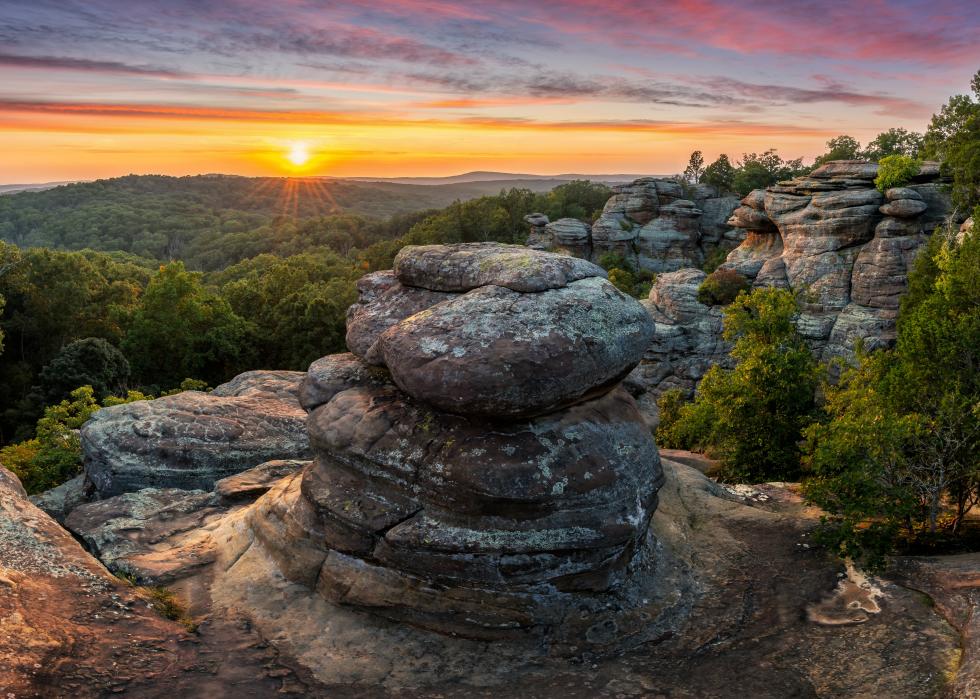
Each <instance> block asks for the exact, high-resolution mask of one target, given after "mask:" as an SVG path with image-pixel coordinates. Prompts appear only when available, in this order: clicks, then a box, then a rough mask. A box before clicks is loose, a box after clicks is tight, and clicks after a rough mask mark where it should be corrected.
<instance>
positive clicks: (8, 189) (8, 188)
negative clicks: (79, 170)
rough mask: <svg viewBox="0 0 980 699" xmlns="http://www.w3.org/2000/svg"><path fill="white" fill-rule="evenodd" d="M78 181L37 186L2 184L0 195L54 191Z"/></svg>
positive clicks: (42, 183)
mask: <svg viewBox="0 0 980 699" xmlns="http://www.w3.org/2000/svg"><path fill="white" fill-rule="evenodd" d="M76 181H77V180H65V181H63V182H38V183H35V184H0V195H3V194H16V193H17V192H40V191H43V190H45V189H53V188H54V187H60V186H61V185H63V184H74V183H75V182H76Z"/></svg>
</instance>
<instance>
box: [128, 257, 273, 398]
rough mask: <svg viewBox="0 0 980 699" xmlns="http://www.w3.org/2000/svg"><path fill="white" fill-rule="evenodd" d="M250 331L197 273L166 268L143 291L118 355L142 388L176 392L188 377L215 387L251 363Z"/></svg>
mask: <svg viewBox="0 0 980 699" xmlns="http://www.w3.org/2000/svg"><path fill="white" fill-rule="evenodd" d="M249 330H250V328H249V326H248V323H247V322H246V321H245V320H244V319H242V318H241V317H240V316H238V315H237V314H236V313H235V312H234V311H233V310H232V309H231V305H230V304H229V303H228V301H227V300H226V299H224V298H222V297H221V296H219V295H218V294H216V293H214V292H212V291H209V290H208V289H206V288H205V287H204V285H203V283H202V279H201V274H200V273H197V272H188V271H187V270H186V269H185V268H184V264H183V263H182V262H171V263H170V264H168V265H166V266H163V267H161V268H160V270H159V272H157V274H156V275H154V277H153V278H152V279H151V280H150V282H149V284H148V285H147V287H146V291H145V292H144V294H143V298H142V300H141V303H140V306H139V308H138V309H137V310H136V312H135V313H134V315H133V319H132V321H131V322H130V325H129V329H128V331H127V333H126V337H125V339H124V340H123V342H122V349H123V351H124V352H125V354H126V356H127V357H128V358H129V360H130V364H131V365H132V369H133V373H134V375H135V377H136V378H137V380H138V381H139V382H140V383H141V384H142V385H151V386H159V387H169V386H176V385H177V384H179V383H180V381H181V380H182V379H184V378H187V377H188V376H193V377H195V378H201V379H204V380H206V381H209V382H212V383H218V382H221V381H222V380H224V379H225V378H227V377H229V376H231V375H233V374H235V373H236V372H237V371H239V370H241V369H244V368H246V367H247V366H248V365H249V363H250V361H249V360H251V359H252V358H253V357H254V352H253V349H252V348H251V347H250V346H249V344H248V343H247V342H246V340H247V338H248V335H249Z"/></svg>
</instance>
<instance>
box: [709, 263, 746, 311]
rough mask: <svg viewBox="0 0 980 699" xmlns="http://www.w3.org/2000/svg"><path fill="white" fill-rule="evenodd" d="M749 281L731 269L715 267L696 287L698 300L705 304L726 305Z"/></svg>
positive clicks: (744, 288)
mask: <svg viewBox="0 0 980 699" xmlns="http://www.w3.org/2000/svg"><path fill="white" fill-rule="evenodd" d="M751 286H752V285H751V283H750V282H749V280H748V279H746V278H745V277H744V276H742V275H741V274H739V273H738V272H736V271H735V270H733V269H716V270H715V271H714V272H712V273H711V274H709V275H708V277H707V279H705V280H704V281H703V282H701V286H699V287H698V301H700V302H701V303H703V304H704V305H706V306H727V305H728V304H730V303H732V302H733V301H734V300H735V299H736V298H738V295H739V293H740V292H742V291H748V289H749V287H751Z"/></svg>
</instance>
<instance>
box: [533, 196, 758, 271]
mask: <svg viewBox="0 0 980 699" xmlns="http://www.w3.org/2000/svg"><path fill="white" fill-rule="evenodd" d="M613 191H614V192H616V193H615V194H614V195H613V196H612V198H610V199H609V201H608V202H606V206H605V208H603V210H602V215H601V216H600V217H599V219H598V220H597V221H596V222H595V224H593V225H592V226H591V227H589V226H588V224H585V223H583V222H581V221H579V220H577V219H571V218H563V219H559V220H558V221H553V222H550V223H549V222H548V217H547V216H545V215H544V214H530V215H529V216H527V217H525V219H524V220H525V221H526V222H527V223H528V225H529V226H530V227H531V232H530V235H529V237H528V246H529V247H532V248H536V249H540V250H563V251H565V252H567V253H568V254H570V255H574V256H576V257H581V258H584V259H590V260H593V261H595V260H599V259H600V258H601V257H602V256H603V255H606V254H608V253H613V254H616V255H621V256H622V257H623V258H624V259H625V260H626V261H627V262H628V263H629V264H631V265H633V266H635V267H636V268H637V269H640V270H645V271H648V272H658V273H659V272H667V271H673V270H677V269H680V268H682V267H691V266H697V267H699V266H701V264H702V263H703V262H704V259H705V256H706V255H707V254H708V253H709V252H711V251H712V250H714V249H717V248H719V247H721V248H726V249H728V248H731V247H733V246H734V245H736V244H737V243H738V241H739V240H740V238H739V234H738V232H733V231H732V229H731V227H730V226H729V225H728V223H727V221H728V218H729V216H730V215H731V213H732V211H733V210H734V209H735V208H736V207H737V206H738V198H737V197H733V196H723V195H721V194H720V193H719V192H718V191H717V190H716V189H715V188H714V187H712V186H710V185H706V184H698V185H692V186H687V185H682V184H681V183H680V182H677V181H676V180H667V179H658V178H654V177H644V178H641V179H639V180H636V181H634V182H632V183H630V184H624V185H618V186H616V187H614V188H613Z"/></svg>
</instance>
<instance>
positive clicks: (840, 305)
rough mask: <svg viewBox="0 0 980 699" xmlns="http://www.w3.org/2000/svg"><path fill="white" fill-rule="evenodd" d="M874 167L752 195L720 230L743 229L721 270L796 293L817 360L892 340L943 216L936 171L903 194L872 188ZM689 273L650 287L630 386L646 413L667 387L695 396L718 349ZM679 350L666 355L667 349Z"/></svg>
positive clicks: (823, 172)
mask: <svg viewBox="0 0 980 699" xmlns="http://www.w3.org/2000/svg"><path fill="white" fill-rule="evenodd" d="M876 174H877V165H876V164H874V163H866V162H861V161H834V162H830V163H827V164H825V165H823V166H821V167H819V168H817V169H816V170H814V171H813V172H812V173H810V174H809V175H806V176H802V177H797V178H795V179H793V180H789V181H786V182H780V183H778V184H776V185H773V186H772V187H769V188H768V189H765V190H756V191H754V192H751V193H750V194H749V195H748V196H746V197H745V198H744V199H742V202H741V206H739V207H738V208H737V209H735V211H734V212H733V213H732V215H731V218H730V220H729V223H730V224H731V225H732V226H737V227H739V228H741V229H744V240H743V241H742V243H741V245H739V247H737V248H736V249H735V250H733V251H732V252H731V253H729V255H728V258H727V260H726V261H725V262H724V263H723V264H722V265H721V267H722V268H725V269H732V270H734V271H736V272H738V273H740V274H742V275H744V276H745V277H747V278H748V279H750V280H752V283H753V285H754V286H756V287H759V286H776V287H781V288H787V289H792V290H794V291H797V292H800V300H801V313H800V316H799V318H798V321H797V326H798V328H799V330H800V332H801V334H802V335H803V336H804V337H805V338H806V340H807V341H808V343H809V344H810V346H811V348H812V349H813V350H814V352H815V354H816V355H817V357H818V358H819V359H822V360H830V359H833V358H836V357H840V358H843V359H845V360H847V359H850V358H852V357H853V352H854V347H855V343H856V342H857V341H859V340H860V341H861V342H863V343H864V346H865V347H866V348H868V349H874V348H877V347H882V346H887V345H889V344H890V343H892V342H893V341H894V339H895V321H896V318H897V315H898V306H899V299H900V297H901V295H902V294H903V293H904V292H905V290H906V288H907V286H908V272H909V270H910V268H911V265H912V262H913V260H914V258H915V255H916V253H917V252H918V250H919V248H920V247H921V246H922V245H923V243H924V242H925V241H926V240H927V237H928V235H929V234H930V233H931V232H932V230H933V228H934V227H935V226H936V225H937V224H938V223H939V222H941V221H942V220H944V218H945V217H946V216H948V215H949V214H950V205H949V200H948V196H947V195H946V194H945V192H944V189H943V187H942V182H941V181H939V179H938V178H939V171H938V168H936V167H934V166H933V164H930V163H926V164H925V165H924V166H923V168H922V169H921V171H920V173H919V175H918V176H917V177H916V178H914V179H913V181H912V182H911V183H910V184H909V185H908V186H906V187H896V188H893V189H889V190H888V191H886V192H885V193H884V194H882V193H881V192H879V191H878V190H877V189H875V186H874V178H875V176H876ZM698 274H699V273H698V272H697V271H696V270H682V271H680V272H676V273H675V275H677V276H674V275H661V276H660V277H658V279H657V283H656V284H655V285H654V288H653V290H651V292H650V299H649V302H648V303H647V307H648V309H649V310H650V312H651V314H652V315H653V317H654V319H655V321H656V322H657V333H656V337H655V339H654V341H653V343H652V344H651V347H650V350H649V351H648V352H647V355H646V357H645V358H644V361H643V363H642V364H641V365H640V367H638V368H637V369H636V370H635V372H634V373H633V375H632V376H631V379H630V381H631V384H634V385H637V386H638V387H639V389H638V390H641V391H642V390H645V391H647V392H648V393H649V395H646V394H644V395H641V397H640V401H641V403H642V405H643V406H644V410H645V411H646V412H648V413H649V414H652V413H653V412H654V411H655V400H656V397H657V396H659V395H660V394H661V393H663V391H665V390H667V389H668V388H674V387H680V388H683V389H686V390H688V391H693V389H694V387H695V386H696V385H697V382H698V381H699V380H700V378H701V377H702V376H703V375H704V372H705V371H707V369H708V368H709V367H710V366H711V365H712V364H716V363H718V362H719V361H724V360H725V354H726V352H727V350H726V348H725V345H724V343H723V341H722V340H721V323H720V316H719V312H718V310H717V309H713V308H710V307H708V306H703V305H700V304H698V303H697V301H696V298H695V296H696V290H695V289H694V283H695V281H696V279H697V278H698ZM675 347H676V348H677V349H674V348H675Z"/></svg>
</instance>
